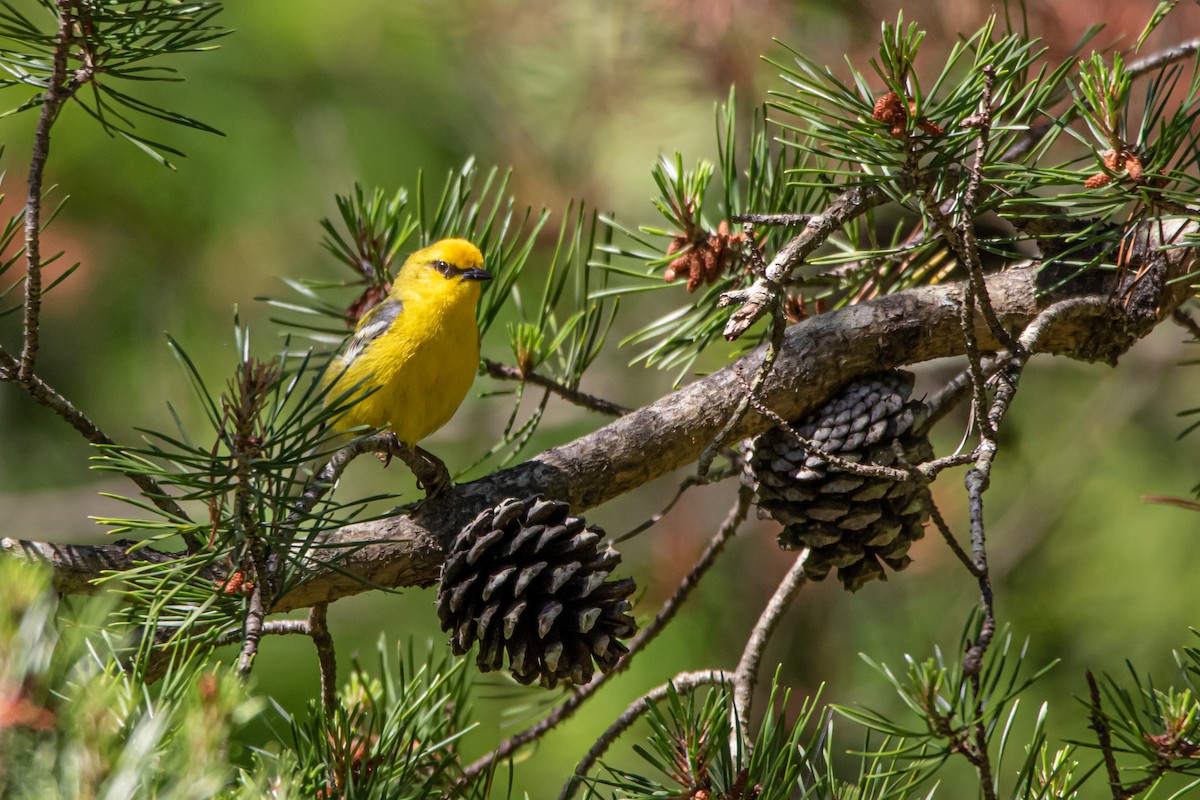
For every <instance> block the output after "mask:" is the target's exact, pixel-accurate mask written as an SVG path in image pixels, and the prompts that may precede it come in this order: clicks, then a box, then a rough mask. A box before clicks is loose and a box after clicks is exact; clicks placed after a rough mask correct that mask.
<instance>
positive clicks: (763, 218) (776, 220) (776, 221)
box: [729, 214, 816, 228]
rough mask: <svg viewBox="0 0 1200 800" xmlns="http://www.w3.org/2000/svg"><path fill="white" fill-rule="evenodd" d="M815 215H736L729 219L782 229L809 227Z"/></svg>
mask: <svg viewBox="0 0 1200 800" xmlns="http://www.w3.org/2000/svg"><path fill="white" fill-rule="evenodd" d="M814 216H816V215H815V214H734V215H733V216H732V217H730V218H729V221H730V222H749V223H751V224H753V225H779V226H782V227H787V228H791V227H796V226H799V225H807V224H808V221H809V220H810V219H812V218H813V217H814Z"/></svg>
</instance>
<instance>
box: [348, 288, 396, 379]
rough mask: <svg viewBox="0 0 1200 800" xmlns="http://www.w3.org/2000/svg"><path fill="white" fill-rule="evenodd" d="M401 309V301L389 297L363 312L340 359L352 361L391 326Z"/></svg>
mask: <svg viewBox="0 0 1200 800" xmlns="http://www.w3.org/2000/svg"><path fill="white" fill-rule="evenodd" d="M403 310H404V304H403V303H401V302H400V301H399V300H398V299H394V298H391V297H389V298H388V299H386V300H384V301H383V302H382V303H380V304H379V305H377V306H375V307H374V308H372V309H371V310H370V311H368V312H367V313H366V314H364V315H363V318H362V319H360V320H359V321H358V327H357V328H355V329H354V336H353V338H351V339H350V343H349V344H347V345H346V350H345V352H343V353H342V359H343V360H345V362H346V363H350V362H351V361H353V360H354V359H355V357H357V356H358V354H359V353H361V352H362V351H363V350H365V349H367V346H368V345H370V344H371V342H373V341H374V340H375V339H377V338H379V337H380V336H382V335H383V334H384V333H385V332H386V331H387V329H388V328H390V327H392V323H393V322H395V321H396V317H398V316H400V312H401V311H403Z"/></svg>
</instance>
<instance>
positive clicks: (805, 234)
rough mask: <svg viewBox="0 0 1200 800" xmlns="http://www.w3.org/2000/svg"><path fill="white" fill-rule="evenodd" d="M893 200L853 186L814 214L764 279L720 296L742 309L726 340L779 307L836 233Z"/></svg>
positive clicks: (868, 187)
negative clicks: (788, 287)
mask: <svg viewBox="0 0 1200 800" xmlns="http://www.w3.org/2000/svg"><path fill="white" fill-rule="evenodd" d="M890 199H891V196H890V195H889V194H888V193H887V192H886V191H884V189H883V188H882V187H880V186H876V185H874V184H869V185H866V186H854V187H851V188H849V189H847V190H846V191H844V192H842V194H841V195H839V196H838V198H837V199H836V200H834V201H833V202H832V203H830V204H829V207H828V208H826V209H825V210H824V211H822V212H821V213H820V214H813V215H812V217H810V218H809V220H808V222H806V223H805V225H804V230H802V231H801V232H800V233H799V234H797V235H796V236H795V238H793V239H792V240H791V241H790V242H788V243H787V244H786V245H784V246H783V247H782V248H780V250H779V252H777V253H776V254H775V258H774V259H772V260H771V263H770V264H768V265H767V268H766V269H765V270H764V272H763V275H761V276H760V277H759V278H758V279H757V280H755V282H754V283H753V284H752V285H751V286H750V287H749V288H747V289H739V290H737V291H732V292H726V293H725V294H723V295H721V299H720V301H719V305H722V306H727V305H735V304H740V305H741V308H739V309H738V310H737V311H736V312H734V314H733V316H731V317H730V318H729V322H728V323H726V325H725V331H724V335H725V338H726V339H730V340H732V339H736V338H738V337H739V336H741V335H742V334H743V333H745V332H746V330H747V329H748V328H749V327H750V326H751V325H753V324H754V323H755V322H757V321H758V319H759V318H761V317H762V316H763V315H764V314H766V313H767V312H768V311H771V310H772V309H773V308H774V307H775V306H777V305H779V287H780V286H782V285H783V284H784V283H785V282H786V281H787V280H788V278H790V277H791V274H792V271H793V270H795V269H796V268H797V267H799V266H800V265H801V264H803V263H804V259H805V258H807V257H808V256H809V254H810V253H812V252H813V251H814V250H816V249H817V248H818V247H820V246H821V245H822V244H824V243H825V240H826V239H828V238H829V237H830V236H831V235H832V234H833V233H834V231H837V230H840V229H841V228H842V226H843V225H845V224H846V223H847V222H849V221H850V220H852V219H854V218H856V217H859V216H862V215H863V214H865V213H867V212H868V211H870V210H871V209H872V208H875V207H876V206H881V205H883V204H884V203H886V202H888V200H890Z"/></svg>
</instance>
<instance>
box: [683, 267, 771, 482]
mask: <svg viewBox="0 0 1200 800" xmlns="http://www.w3.org/2000/svg"><path fill="white" fill-rule="evenodd" d="M767 286H768V287H773V290H774V291H775V294H774V298H775V299H774V301H773V303H774V304H773V305H772V306H771V338H770V340H769V341H768V343H767V352H766V353H764V354H763V359H762V363H760V364H759V366H758V372H757V373H756V374H755V376H754V382H753V383H751V384H750V386H749V388H748V390H747V391H746V393H745V394H744V395H742V398H741V400H740V401H738V404H737V407H736V408H735V409H734V411H733V413H732V414H730V415H729V419H727V420H726V421H725V425H724V427H722V428H721V430H720V432H719V433H718V434H717V435H716V438H714V439H713V440H712V442H710V443H709V445H708V447H706V448H704V452H702V453H701V454H700V458H699V460H698V462H697V465H696V474H697V475H699V476H700V477H704V476H705V475H706V474H708V469H709V467H711V466H712V462H713V459H714V458H716V457H717V453H719V452H720V451H721V449H722V448H723V447H725V443H726V441H728V439H729V437H730V435H731V434H732V433H733V430H734V428H736V427H737V426H738V425H740V424H741V422H742V420H743V419H744V418H745V416H746V413H747V412H748V411H749V410H750V406H751V404H753V403H754V402H755V401H756V400H757V399H758V395H759V392H761V391H762V387H763V384H765V383H766V382H767V378H769V377H770V376H771V370H772V369H773V368H774V367H775V360H776V359H777V358H779V351H780V350H782V349H783V334H784V330H785V328H786V327H787V319H786V318H785V315H784V310H783V302H782V298H781V296H780V294H779V292H778V289H779V286H778V284H773V283H768V284H767ZM722 299H724V298H722Z"/></svg>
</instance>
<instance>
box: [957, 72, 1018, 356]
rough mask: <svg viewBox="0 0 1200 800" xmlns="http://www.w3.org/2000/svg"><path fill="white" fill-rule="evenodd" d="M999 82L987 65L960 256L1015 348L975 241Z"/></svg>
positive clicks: (987, 312)
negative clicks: (991, 294)
mask: <svg viewBox="0 0 1200 800" xmlns="http://www.w3.org/2000/svg"><path fill="white" fill-rule="evenodd" d="M995 82H996V68H995V67H994V66H993V65H991V64H986V65H984V67H983V97H982V98H981V99H980V101H979V112H978V113H977V114H976V115H975V117H974V118H973V119H972V120H971V124H972V125H973V126H974V127H975V128H976V129H977V130H978V131H979V135H978V136H976V137H975V162H974V163H973V164H972V165H971V175H970V177H969V178H968V179H967V188H966V191H964V192H963V195H962V219H961V222H960V224H959V239H960V241H961V243H962V253H960V257H965V261H964V266H966V268H967V276H968V278H969V279H970V281H971V283H972V284H973V285H974V287H975V299H976V300H977V301H978V303H979V310H980V311H981V312H982V313H983V319H984V321H985V322H986V323H987V325H988V328H989V329H990V330H991V331H992V334H993V335H994V336H995V337H996V340H997V341H999V342H1000V343H1001V344H1003V345H1004V346H1005V347H1006V348H1007V349H1009V350H1011V349H1012V348H1013V346H1014V342H1013V337H1012V334H1010V333H1009V332H1008V331H1007V330H1005V329H1004V326H1003V325H1001V324H1000V319H999V317H997V316H996V310H995V309H994V308H993V307H992V301H991V298H989V297H988V290H987V283H986V282H985V281H984V279H983V263H982V262H981V261H980V259H979V243H978V242H977V241H976V240H975V207H976V203H977V202H978V199H979V193H980V191H982V189H983V167H984V162H985V161H986V160H987V148H988V138H989V136H990V134H991V130H992V89H993V87H994V85H995Z"/></svg>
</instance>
